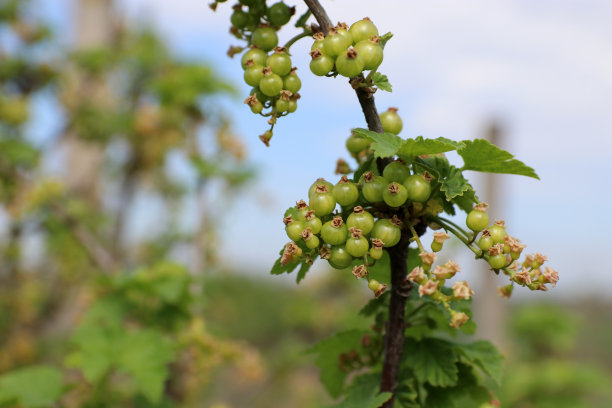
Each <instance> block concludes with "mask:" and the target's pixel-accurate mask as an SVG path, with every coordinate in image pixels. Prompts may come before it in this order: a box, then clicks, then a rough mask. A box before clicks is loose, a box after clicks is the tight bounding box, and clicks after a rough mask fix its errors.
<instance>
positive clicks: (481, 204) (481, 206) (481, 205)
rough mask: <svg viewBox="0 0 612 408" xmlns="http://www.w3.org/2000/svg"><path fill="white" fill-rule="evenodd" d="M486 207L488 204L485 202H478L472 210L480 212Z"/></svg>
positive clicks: (485, 209)
mask: <svg viewBox="0 0 612 408" xmlns="http://www.w3.org/2000/svg"><path fill="white" fill-rule="evenodd" d="M487 208H489V204H487V203H478V204H476V205H475V206H474V210H476V211H482V212H485V211H487Z"/></svg>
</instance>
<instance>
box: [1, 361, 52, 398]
mask: <svg viewBox="0 0 612 408" xmlns="http://www.w3.org/2000/svg"><path fill="white" fill-rule="evenodd" d="M62 390H63V374H62V372H61V371H60V370H59V369H57V368H55V367H51V366H48V365H36V366H29V367H23V368H19V369H16V370H13V371H10V372H8V373H5V374H3V375H2V376H1V377H0V405H3V406H4V404H5V403H11V402H15V403H17V404H18V406H20V407H24V408H36V407H49V406H54V404H55V403H56V401H57V400H58V399H59V398H60V396H61V395H62ZM10 406H13V405H10Z"/></svg>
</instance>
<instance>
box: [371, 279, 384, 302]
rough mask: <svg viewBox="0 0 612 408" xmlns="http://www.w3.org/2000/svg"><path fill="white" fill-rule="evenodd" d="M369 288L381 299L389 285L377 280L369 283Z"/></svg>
mask: <svg viewBox="0 0 612 408" xmlns="http://www.w3.org/2000/svg"><path fill="white" fill-rule="evenodd" d="M368 288H369V289H370V290H371V291H372V292H374V296H376V297H377V298H379V297H380V296H381V295H382V294H383V293H385V290H386V289H387V285H385V284H382V283H380V282H378V281H377V280H375V279H370V281H369V282H368Z"/></svg>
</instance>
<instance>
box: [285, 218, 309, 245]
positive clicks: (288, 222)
mask: <svg viewBox="0 0 612 408" xmlns="http://www.w3.org/2000/svg"><path fill="white" fill-rule="evenodd" d="M283 222H284V223H285V232H286V233H287V236H288V237H289V239H290V240H292V241H299V240H300V239H302V231H303V230H304V223H303V222H302V221H296V220H294V219H293V217H291V216H288V217H285V218H284V219H283Z"/></svg>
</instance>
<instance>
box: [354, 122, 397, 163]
mask: <svg viewBox="0 0 612 408" xmlns="http://www.w3.org/2000/svg"><path fill="white" fill-rule="evenodd" d="M353 132H354V133H356V134H358V135H360V136H363V137H367V138H368V139H370V140H372V141H373V142H374V143H372V144H371V145H370V149H372V150H373V151H374V157H392V156H395V155H396V154H397V151H398V150H399V148H400V146H401V145H402V143H403V140H402V138H400V137H399V136H397V135H394V134H393V133H376V132H372V131H371V130H367V129H362V128H356V129H353Z"/></svg>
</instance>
